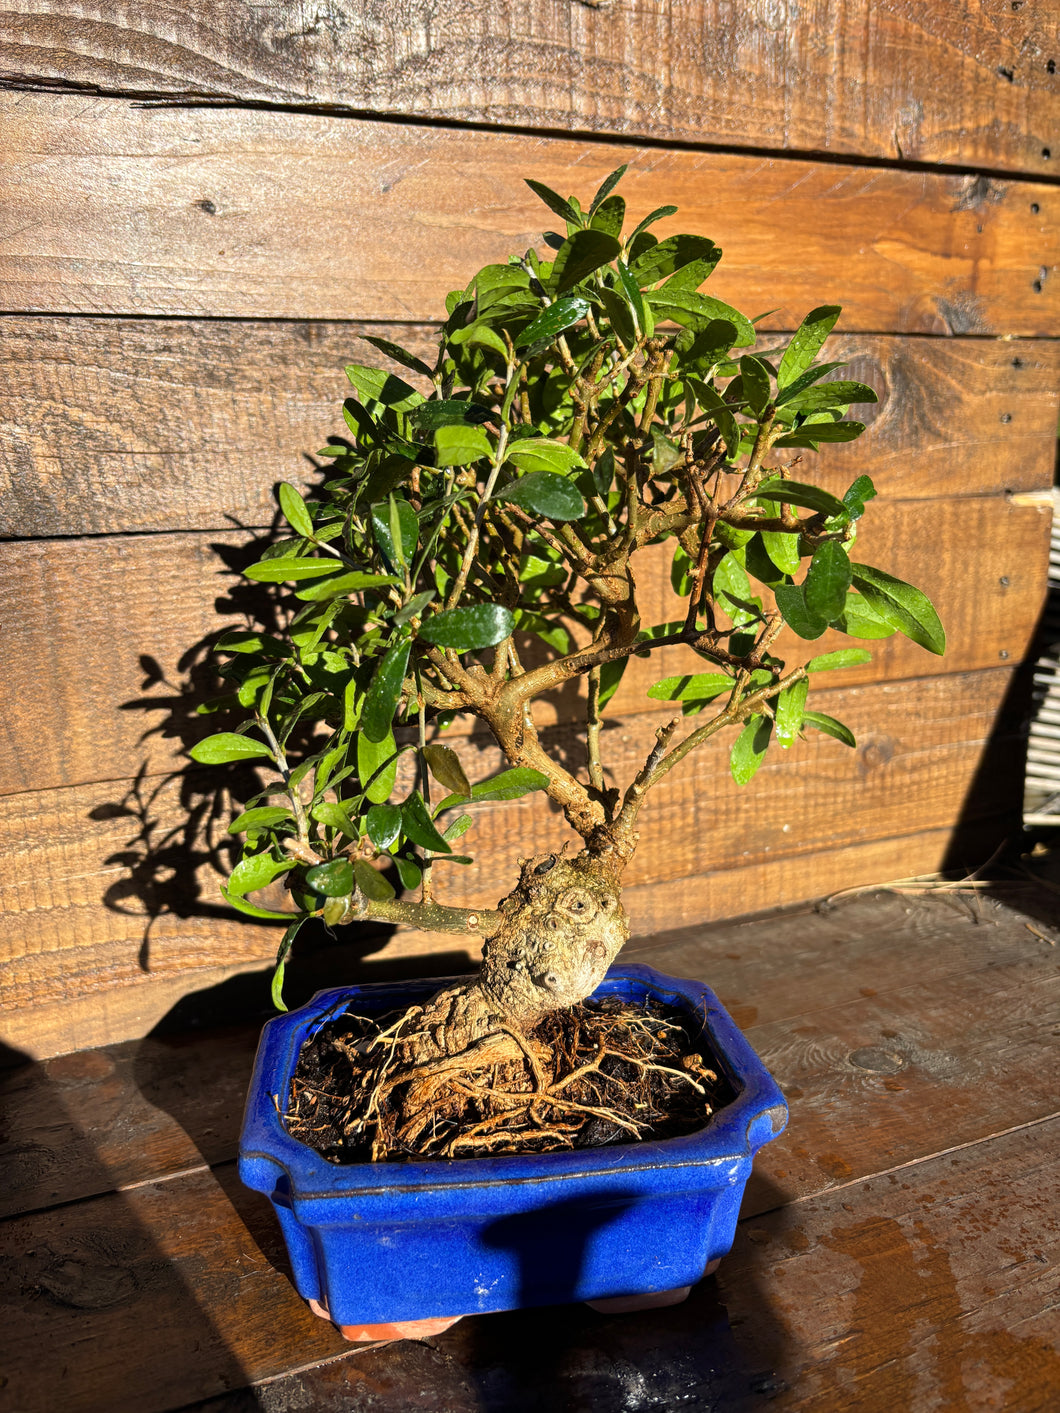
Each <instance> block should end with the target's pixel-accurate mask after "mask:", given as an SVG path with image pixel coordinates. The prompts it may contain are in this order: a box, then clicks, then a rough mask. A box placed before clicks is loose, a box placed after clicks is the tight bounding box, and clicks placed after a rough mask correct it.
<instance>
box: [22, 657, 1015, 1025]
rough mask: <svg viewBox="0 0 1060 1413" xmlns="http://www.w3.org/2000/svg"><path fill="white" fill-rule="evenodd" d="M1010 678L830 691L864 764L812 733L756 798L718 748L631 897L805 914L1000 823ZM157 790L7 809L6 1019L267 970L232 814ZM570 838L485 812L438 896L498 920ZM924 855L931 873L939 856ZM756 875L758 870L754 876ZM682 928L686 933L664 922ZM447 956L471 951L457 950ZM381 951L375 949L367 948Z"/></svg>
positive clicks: (690, 778)
mask: <svg viewBox="0 0 1060 1413" xmlns="http://www.w3.org/2000/svg"><path fill="white" fill-rule="evenodd" d="M1010 681H1011V674H1010V673H1009V672H1008V671H1004V670H999V671H990V672H978V673H969V674H956V675H953V676H949V677H936V678H925V679H920V680H917V681H915V682H913V683H908V684H882V685H879V684H877V685H874V686H866V687H851V688H846V689H839V690H835V691H832V692H822V693H821V696H820V705H821V706H822V708H823V709H824V710H826V711H828V712H830V713H831V714H834V715H837V716H839V717H840V718H841V719H843V720H845V721H847V722H848V723H849V724H850V726H851V727H852V729H853V730H854V731H855V733H856V734H857V735H858V737H859V740H860V745H859V747H858V750H857V752H854V753H851V752H848V751H847V750H846V749H845V748H844V747H841V746H840V745H839V744H838V743H836V742H834V741H831V740H829V739H827V738H824V737H821V736H816V735H815V739H813V740H810V741H807V742H805V743H801V744H800V745H799V746H798V747H797V749H795V750H793V751H792V753H791V758H790V759H784V760H780V759H777V760H774V759H773V758H772V757H770V758H769V759H767V761H766V763H765V764H764V765H763V767H762V769H761V770H760V771H759V773H758V775H757V776H756V778H755V780H754V781H752V782H751V784H750V785H749V786H747V787H745V788H744V789H743V790H739V789H737V788H736V787H735V786H734V785H733V784H732V782H731V780H730V779H729V777H728V770H727V762H726V756H725V753H724V751H716V752H713V753H712V752H709V751H704V752H701V753H700V754H699V755H698V756H695V757H693V758H692V763H691V764H690V765H689V766H688V767H687V768H685V769H683V770H680V771H674V772H672V773H671V774H670V775H668V776H667V777H666V779H665V780H664V781H663V782H662V783H661V784H660V785H659V786H658V787H657V789H656V791H655V793H654V794H653V797H652V800H651V801H650V803H649V804H648V806H647V807H646V810H645V813H644V816H643V822H642V837H641V845H640V848H639V850H638V853H637V856H636V858H635V859H634V861H633V863H632V865H631V866H630V871H629V875H628V883H629V885H630V887H631V888H636V887H638V886H644V887H648V886H652V887H656V888H658V889H660V890H661V889H662V888H663V887H664V885H666V884H667V882H672V883H673V884H674V885H675V886H678V884H679V880H689V879H693V878H697V877H702V876H703V875H705V874H706V873H707V872H708V870H709V871H710V872H711V873H712V874H713V873H718V874H721V875H722V883H721V885H720V886H719V888H718V889H717V890H715V886H714V881H713V879H708V880H707V886H706V887H705V888H704V889H703V892H702V895H701V898H702V903H701V907H700V909H699V911H698V916H699V917H708V916H714V917H718V916H724V915H726V913H728V915H732V914H734V913H737V912H748V911H752V910H754V909H756V908H759V907H768V906H770V905H771V904H773V903H775V902H777V901H779V899H778V897H777V896H776V891H775V889H774V888H772V887H771V883H772V880H771V879H770V877H769V874H770V870H769V868H768V865H769V864H770V863H772V862H773V861H777V868H778V869H780V873H779V874H778V877H782V878H783V879H785V880H786V882H785V883H784V886H783V888H782V889H781V897H783V898H784V899H785V900H790V899H795V898H800V897H810V896H814V895H815V894H817V893H819V892H821V891H823V889H831V888H833V887H838V886H843V885H844V884H846V883H847V882H861V881H867V880H865V878H864V864H865V861H864V860H860V861H859V860H858V858H857V856H856V855H855V856H852V859H851V864H850V868H849V870H846V869H844V867H843V866H842V863H841V862H840V864H839V866H838V867H837V866H836V863H835V861H834V859H833V861H832V863H831V865H830V867H829V869H828V870H827V881H825V882H824V883H823V887H822V883H821V880H819V879H818V878H817V877H815V873H814V863H813V859H814V855H815V854H816V853H818V852H819V851H832V850H837V849H838V850H842V849H845V848H847V847H849V846H850V842H851V840H859V841H862V842H869V841H872V840H887V839H897V838H900V837H902V836H905V835H910V834H917V833H923V832H925V831H947V830H949V829H951V828H952V827H953V823H954V821H955V820H956V819H957V818H958V817H960V818H961V819H962V822H963V825H964V826H965V827H971V826H972V825H974V824H975V822H976V821H989V820H991V819H992V818H995V817H996V816H997V815H998V814H999V813H1003V812H1004V811H1005V810H1006V809H1007V808H1010V807H1011V805H1012V804H1013V802H1014V801H1015V799H1016V798H1017V796H1018V794H1019V788H1020V787H1019V781H1020V778H1021V764H1020V754H1021V744H1022V743H1021V741H1020V740H1019V737H1018V735H1011V736H1009V735H1006V734H1004V733H1005V727H1004V724H1003V723H1001V724H999V715H1000V714H1001V713H1002V710H1003V704H1004V698H1005V694H1006V692H1007V690H1008V687H1009V685H1010ZM656 721H657V718H656V717H655V716H654V715H653V714H651V713H645V714H642V715H640V716H635V717H626V718H622V719H620V721H619V722H617V723H616V724H615V726H614V730H613V735H614V737H615V739H614V742H613V752H612V761H613V763H614V767H615V773H616V776H617V778H619V779H626V778H629V777H631V776H632V774H633V773H634V771H635V769H636V768H637V766H638V765H639V763H640V762H641V761H642V760H643V759H644V757H645V755H646V754H647V751H648V749H649V748H650V746H651V744H652V743H653V740H654V728H655V724H656ZM996 732H1000V733H1001V734H1000V735H999V736H998V737H997V738H996V739H995V740H994V741H993V742H992V744H991V745H990V748H989V755H988V756H987V755H985V754H984V753H985V752H986V751H987V742H988V740H989V739H990V738H991V735H992V733H996ZM609 734H611V733H609ZM455 744H457V746H458V748H459V750H460V753H461V754H462V756H463V757H464V760H465V763H466V766H467V768H468V770H469V773H470V774H471V776H472V778H478V777H479V776H480V775H481V776H484V775H488V774H490V773H492V771H493V769H494V768H495V767H496V766H497V765H498V764H499V759H498V758H497V756H496V752H495V751H490V750H486V751H480V749H479V743H478V742H476V741H474V740H472V741H467V740H465V741H462V742H461V741H457V742H456V743H455ZM550 744H551V745H552V746H553V748H555V749H556V750H557V751H558V752H560V754H561V757H562V755H563V754H564V752H565V751H567V750H571V749H573V747H574V742H573V739H569V740H565V739H563V738H562V736H561V737H559V738H557V739H555V740H553V741H552V742H551V743H550ZM777 754H778V755H779V753H777ZM987 766H989V768H987ZM204 784H208V782H204ZM155 785H156V786H157V788H155V786H152V791H153V793H152V794H151V796H150V798H143V797H141V798H140V799H138V798H137V797H136V795H135V793H133V792H129V793H126V787H125V786H122V785H120V784H119V785H117V786H115V785H114V784H111V785H107V784H102V785H96V786H92V787H77V788H74V789H70V790H52V791H44V792H40V793H38V794H22V795H15V796H12V797H11V798H10V800H9V802H8V808H7V810H6V811H5V812H4V814H3V816H2V817H0V842H2V845H3V853H4V855H5V857H6V858H7V859H8V867H7V871H6V877H5V881H4V884H3V886H2V892H0V898H2V900H3V908H4V913H3V916H2V918H0V989H2V991H3V994H4V997H5V1001H6V1003H7V1005H8V1007H9V1008H10V1009H11V1010H12V1011H14V1010H17V1009H19V1008H23V1007H28V1008H39V1007H46V1006H50V1005H53V1004H60V1003H63V1002H72V1001H74V1000H76V999H77V998H79V997H91V996H93V995H94V994H95V993H98V992H110V991H112V990H113V989H116V988H121V987H125V986H134V987H135V986H137V984H138V983H139V984H143V983H144V982H145V981H146V980H147V976H148V974H149V975H150V977H152V978H161V979H165V980H170V981H171V980H173V979H174V978H175V977H177V976H178V975H185V976H186V977H187V978H188V989H191V987H192V986H193V985H194V982H193V980H192V975H193V973H194V972H195V970H196V969H203V970H204V971H205V970H208V969H210V968H217V967H221V966H250V965H253V964H255V963H259V964H260V963H261V962H264V961H266V960H267V959H268V958H269V957H270V955H271V954H272V953H273V951H274V948H275V945H276V932H275V929H274V928H273V927H271V926H268V925H265V926H261V925H256V924H254V923H253V922H250V921H249V920H247V921H246V922H242V921H236V919H235V915H234V914H231V913H230V912H229V911H228V909H227V907H226V906H225V904H224V903H223V901H222V900H221V898H220V897H219V895H218V892H217V888H218V883H219V881H220V876H221V875H220V874H219V873H218V872H217V869H218V867H220V866H222V865H223V863H224V859H225V855H224V853H223V852H222V851H221V850H220V849H218V848H216V847H214V849H213V851H212V852H211V837H212V839H213V840H214V841H220V840H221V838H222V837H223V826H224V823H225V818H226V816H225V817H222V818H220V819H217V818H216V817H215V812H214V801H213V794H212V790H213V788H214V787H213V786H210V787H209V788H210V791H211V793H209V794H202V793H196V789H195V787H194V786H193V785H189V784H188V782H182V781H181V780H179V779H176V780H163V781H159V782H155ZM198 788H199V789H202V788H203V786H202V785H200V787H198ZM182 789H183V792H184V793H183V798H182ZM145 794H146V792H145ZM222 808H223V806H222ZM145 819H146V821H148V824H147V827H145V825H144V820H145ZM210 821H212V823H211V822H210ZM569 837H570V835H569V831H568V830H567V827H566V825H564V824H563V823H562V822H561V821H560V820H559V819H558V818H557V816H556V815H555V813H554V812H553V810H552V808H551V806H550V804H549V802H548V801H547V800H546V799H544V798H543V797H541V796H527V797H524V799H523V800H520V801H517V802H514V803H508V804H505V805H502V806H498V807H491V808H488V809H486V810H484V812H483V814H482V816H481V817H480V820H479V823H478V825H477V826H476V828H475V829H474V830H473V831H472V832H471V833H470V834H469V835H468V836H467V840H468V847H469V849H470V850H471V852H472V854H476V853H478V852H479V849H480V845H479V843H478V841H483V842H486V841H488V848H487V849H486V851H485V852H483V853H482V854H481V861H480V865H479V866H478V867H475V868H472V869H463V868H457V867H453V866H450V868H449V871H448V872H447V873H445V874H444V876H441V873H440V871H441V865H439V873H440V877H439V880H438V884H437V887H438V890H439V895H440V896H441V897H442V899H443V901H446V902H450V903H454V904H466V905H469V906H492V905H493V904H495V903H496V901H497V899H498V898H499V897H501V896H502V895H503V894H504V893H506V892H507V891H508V890H509V888H510V887H511V884H512V880H513V879H514V877H515V875H516V872H517V860H518V858H519V857H521V856H524V855H527V854H532V853H535V852H545V851H547V850H549V849H554V848H557V847H559V845H560V844H561V843H562V841H563V840H564V839H566V838H569ZM995 842H1000V839H997V840H996V841H995ZM925 852H927V851H926V849H925ZM931 852H932V856H933V860H937V857H938V847H937V845H936V846H935V848H934V849H933V850H932V851H931ZM800 856H801V857H802V858H803V859H805V860H806V869H805V873H804V874H803V873H801V871H800V869H799V867H798V864H797V862H796V861H797V859H798V858H799V857H800ZM230 857H231V855H229V858H230ZM781 861H783V866H782V865H781ZM976 862H978V860H976ZM758 866H763V867H761V869H760V871H759V872H758V873H753V874H748V873H747V870H749V869H751V868H752V867H758ZM933 866H936V865H935V862H928V863H925V864H923V865H922V867H933ZM729 870H731V871H732V873H731V874H729V875H728V877H726V871H729ZM910 871H913V870H910ZM741 875H743V876H744V880H745V881H744V882H743V883H742V882H741ZM887 876H893V872H891V870H890V869H888V870H885V871H884V872H883V874H882V877H884V878H886V877H887ZM679 886H680V888H681V890H682V891H684V890H685V889H686V884H685V883H683V882H682V883H680V884H679ZM795 890H798V891H795ZM682 906H688V904H687V901H686V902H685V903H683V904H682ZM659 916H660V915H659V913H658V912H654V913H651V914H649V921H648V923H647V924H646V925H647V926H651V925H658V923H659ZM686 917H687V920H688V921H691V920H693V919H692V917H691V916H687V915H686ZM679 920H685V919H681V918H671V919H670V923H671V925H672V923H673V922H676V921H679ZM149 923H150V926H148V924H149ZM644 925H645V924H642V926H644ZM445 944H446V945H447V947H448V948H449V949H451V950H455V949H456V948H457V947H459V946H460V945H461V944H460V942H459V940H458V939H454V938H448V939H445ZM381 945H382V944H381V941H380V940H378V939H377V940H375V941H373V942H371V943H370V944H367V945H366V946H365V947H362V948H359V949H358V950H359V952H360V954H363V952H364V951H365V950H368V951H372V952H374V951H377V950H379V947H380V946H381ZM414 949H415V947H414V944H413V945H412V946H410V950H414ZM457 969H459V968H457ZM89 1009H91V1008H89ZM20 1029H21V1030H22V1033H23V1034H25V1033H26V1032H25V1029H24V1028H22V1027H20ZM126 1033H127V1032H126ZM13 1043H21V1042H19V1041H17V1040H14V1041H13Z"/></svg>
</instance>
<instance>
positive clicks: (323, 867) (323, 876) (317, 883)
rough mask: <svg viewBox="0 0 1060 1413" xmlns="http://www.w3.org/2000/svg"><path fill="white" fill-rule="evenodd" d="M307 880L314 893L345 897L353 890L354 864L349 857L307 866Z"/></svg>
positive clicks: (328, 896) (329, 896)
mask: <svg viewBox="0 0 1060 1413" xmlns="http://www.w3.org/2000/svg"><path fill="white" fill-rule="evenodd" d="M305 881H306V883H308V885H309V887H310V888H312V890H313V892H314V893H322V894H323V896H324V897H325V898H344V897H346V895H347V894H348V893H352V892H353V865H352V864H351V863H350V861H349V859H329V860H328V862H327V863H322V864H314V865H313V867H312V868H307V869H306V873H305Z"/></svg>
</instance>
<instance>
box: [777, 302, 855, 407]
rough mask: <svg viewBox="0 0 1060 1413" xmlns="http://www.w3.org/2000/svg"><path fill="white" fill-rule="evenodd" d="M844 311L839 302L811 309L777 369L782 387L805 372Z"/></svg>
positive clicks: (778, 380) (778, 379)
mask: <svg viewBox="0 0 1060 1413" xmlns="http://www.w3.org/2000/svg"><path fill="white" fill-rule="evenodd" d="M842 312H843V311H842V308H841V306H840V305H838V304H822V305H821V306H820V308H818V309H811V310H810V312H809V314H807V315H806V318H805V319H804V320H803V321H802V323H801V324H800V325H799V327H798V329H796V331H795V334H794V336H793V337H792V340H791V343H790V344H788V347H787V348H786V350H785V351H784V356H783V358H782V359H781V360H780V367H779V369H778V370H777V382H778V384H779V385H780V387H782V388H786V387H787V385H788V384H789V383H792V382H794V381H795V379H796V378H797V377H799V376H800V374H802V373H805V371H806V369H807V368H809V366H810V364H811V363H812V362H813V360H814V359H815V358H816V357H817V355H818V353H819V352H820V351H821V346H822V345H823V343H824V341H825V339H826V338H827V337H828V335H829V334H830V333H831V332H832V329H833V327H834V325H835V322H836V320H837V319H838V318H839V316H840V314H841V313H842Z"/></svg>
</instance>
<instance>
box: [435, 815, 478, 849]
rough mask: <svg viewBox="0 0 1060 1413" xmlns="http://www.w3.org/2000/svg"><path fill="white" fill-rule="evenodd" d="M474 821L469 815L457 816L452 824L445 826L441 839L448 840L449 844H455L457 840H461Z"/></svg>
mask: <svg viewBox="0 0 1060 1413" xmlns="http://www.w3.org/2000/svg"><path fill="white" fill-rule="evenodd" d="M474 822H475V821H474V819H473V818H472V817H471V815H469V814H459V815H457V817H456V819H454V820H453V822H452V824H448V825H446V827H445V828H444V829H443V830H442V838H443V839H446V840H448V842H449V843H450V844H455V843H456V841H457V839H462V838H463V837H464V835H465V834H466V833H467V831H468V830H469V829H470V828H471V826H472V825H473V824H474Z"/></svg>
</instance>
